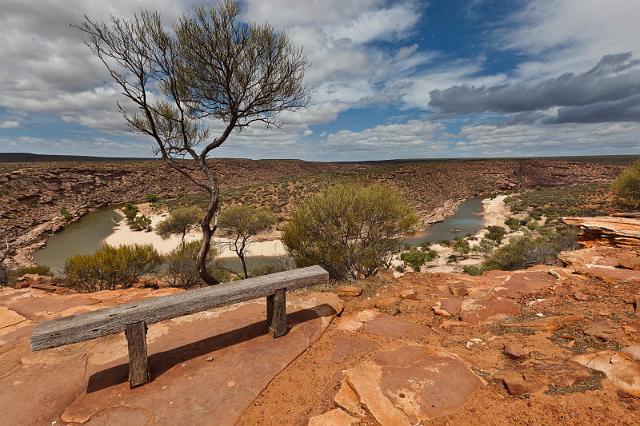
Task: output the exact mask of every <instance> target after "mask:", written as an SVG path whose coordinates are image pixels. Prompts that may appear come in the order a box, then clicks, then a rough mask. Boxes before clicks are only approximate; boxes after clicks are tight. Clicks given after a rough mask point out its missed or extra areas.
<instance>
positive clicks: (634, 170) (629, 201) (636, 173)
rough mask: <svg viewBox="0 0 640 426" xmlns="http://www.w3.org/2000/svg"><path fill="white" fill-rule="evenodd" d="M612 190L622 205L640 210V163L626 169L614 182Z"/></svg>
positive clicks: (637, 162)
mask: <svg viewBox="0 0 640 426" xmlns="http://www.w3.org/2000/svg"><path fill="white" fill-rule="evenodd" d="M612 189H613V192H614V193H615V194H616V197H617V199H618V203H619V204H620V205H622V206H624V207H628V208H632V209H640V161H636V162H635V163H633V164H632V165H631V166H629V167H627V168H626V169H624V170H623V171H622V173H620V175H619V176H618V177H617V178H616V180H615V181H613V185H612Z"/></svg>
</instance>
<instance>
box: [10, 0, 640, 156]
mask: <svg viewBox="0 0 640 426" xmlns="http://www.w3.org/2000/svg"><path fill="white" fill-rule="evenodd" d="M199 3H200V2H199ZM2 4H3V5H2V8H3V13H2V14H1V15H0V57H2V58H10V60H3V61H1V63H0V152H36V153H48V154H79V155H97V156H141V157H147V156H151V155H152V152H153V151H152V147H153V141H151V140H149V139H148V138H145V137H143V136H141V135H136V134H132V133H131V132H130V131H129V130H128V129H127V128H126V126H125V125H124V122H123V120H122V118H121V117H120V116H119V113H118V112H117V108H116V102H117V101H118V100H119V99H121V98H120V95H119V94H118V91H117V90H116V89H115V87H114V86H113V85H112V83H111V82H110V81H109V79H108V76H107V75H106V74H105V70H104V69H103V68H102V66H101V64H100V63H98V62H97V61H96V60H95V58H93V57H91V55H90V54H89V52H88V49H87V48H86V47H85V46H84V45H83V44H82V41H81V35H80V34H79V33H78V32H77V30H74V29H73V28H70V27H69V24H70V23H77V22H80V21H81V19H82V15H83V14H87V15H89V16H90V17H92V18H94V19H105V18H107V17H108V16H109V15H110V14H113V15H116V16H122V17H129V16H131V15H132V14H133V13H135V12H136V11H137V10H139V9H140V8H151V9H157V10H159V11H160V12H161V13H162V15H163V16H164V17H165V19H166V20H167V22H171V21H172V20H175V19H176V18H177V17H178V16H180V14H182V13H183V12H184V11H187V10H189V8H190V7H191V6H192V4H193V2H192V1H186V0H185V1H170V0H156V1H152V0H141V1H137V2H135V1H126V0H115V1H112V2H104V1H97V0H84V1H83V0H69V1H65V2H60V1H57V0H40V1H30V2H24V1H23V0H3V1H2ZM241 6H242V18H243V19H244V20H247V21H249V20H251V21H258V22H269V23H271V24H272V25H274V26H275V27H276V28H278V29H283V30H285V31H287V32H288V33H289V34H290V36H291V38H292V40H293V41H294V42H295V43H296V44H298V45H300V46H302V47H303V49H304V51H305V54H306V55H307V57H308V58H309V61H310V63H311V66H310V68H309V70H308V72H307V75H306V80H305V83H306V84H307V86H308V87H309V88H310V89H311V91H312V93H313V103H312V105H310V107H309V108H307V109H306V110H304V111H300V112H297V113H285V114H283V115H282V121H283V122H284V123H285V125H284V126H283V127H282V128H280V129H266V128H263V127H260V126H255V127H252V128H249V129H248V130H246V131H244V132H242V133H240V134H233V135H232V137H231V138H230V139H229V140H228V141H227V142H226V143H225V145H224V146H223V147H222V148H221V149H220V150H217V152H215V153H214V155H215V156H233V157H248V158H302V159H307V160H323V161H332V160H336V161H350V160H379V159H391V158H418V157H421V158H429V157H434V158H442V157H504V156H507V157H512V156H539V155H594V154H640V123H639V122H640V50H639V49H640V45H638V43H637V40H640V26H639V25H638V24H637V23H638V22H639V21H640V2H638V1H637V0H608V1H604V0H529V1H525V0H511V1H499V0H447V1H445V0H440V1H436V0H432V1H428V2H426V1H417V0H402V1H385V0H349V1H345V0H309V1H300V0H298V1H296V0H245V1H242V2H241ZM210 127H211V128H212V130H213V132H212V134H214V135H215V133H216V131H217V130H219V129H220V128H221V123H216V122H211V123H210Z"/></svg>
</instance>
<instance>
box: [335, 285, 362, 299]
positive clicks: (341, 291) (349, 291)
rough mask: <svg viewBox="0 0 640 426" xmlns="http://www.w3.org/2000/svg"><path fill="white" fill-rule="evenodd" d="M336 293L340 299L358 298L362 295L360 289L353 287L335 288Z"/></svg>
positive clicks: (342, 286) (341, 286)
mask: <svg viewBox="0 0 640 426" xmlns="http://www.w3.org/2000/svg"><path fill="white" fill-rule="evenodd" d="M336 293H337V294H338V296H340V297H358V296H360V295H361V294H362V288H361V287H358V286H355V285H340V286H338V287H336Z"/></svg>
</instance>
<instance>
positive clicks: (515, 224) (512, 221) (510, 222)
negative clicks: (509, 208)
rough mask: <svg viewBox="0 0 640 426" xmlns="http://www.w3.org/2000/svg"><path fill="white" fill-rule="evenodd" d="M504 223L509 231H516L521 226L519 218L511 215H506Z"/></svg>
mask: <svg viewBox="0 0 640 426" xmlns="http://www.w3.org/2000/svg"><path fill="white" fill-rule="evenodd" d="M504 224H505V225H507V226H508V227H509V229H510V230H511V231H517V230H518V229H520V228H521V227H522V224H521V223H520V220H519V219H516V218H515V217H513V216H511V217H508V218H507V220H505V221H504Z"/></svg>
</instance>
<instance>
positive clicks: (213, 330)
mask: <svg viewBox="0 0 640 426" xmlns="http://www.w3.org/2000/svg"><path fill="white" fill-rule="evenodd" d="M115 296H116V295H114V297H115ZM120 296H121V295H119V296H118V297H120ZM103 302H106V303H109V304H110V303H112V300H108V299H107V298H106V297H105V299H104V300H103ZM287 302H288V303H287V308H288V311H287V313H288V316H287V317H288V318H287V319H288V322H289V325H290V327H291V329H290V332H289V333H288V334H287V335H286V336H283V337H281V338H278V339H273V338H272V337H271V336H269V335H268V334H267V331H266V325H265V311H266V306H265V302H264V300H259V301H253V302H247V303H242V304H238V305H233V306H228V307H224V308H218V309H214V310H211V311H205V312H201V313H198V314H194V315H189V316H185V317H180V318H175V319H173V320H169V321H163V322H160V323H158V324H153V325H151V326H149V332H148V336H147V337H148V346H149V360H150V368H151V375H152V381H151V382H150V383H148V384H146V385H144V386H141V387H139V388H135V389H130V388H129V384H128V381H127V373H128V366H127V349H126V348H127V346H126V345H127V344H126V339H125V338H124V336H123V335H122V334H116V335H110V336H105V337H102V338H99V339H95V340H91V341H86V342H80V343H76V344H73V345H68V346H63V347H60V348H54V349H48V350H44V351H40V352H35V353H30V352H26V355H25V356H23V357H22V358H21V359H20V360H19V363H18V365H16V367H15V368H14V369H13V370H11V372H10V373H9V374H6V375H4V376H2V377H1V378H0V386H1V387H2V388H3V389H5V390H8V391H7V392H2V393H0V412H2V413H3V421H4V422H7V424H21V425H32V424H33V425H36V424H37V425H40V424H51V423H52V422H54V421H57V422H58V424H60V423H64V422H73V423H87V424H94V423H95V424H168V425H175V424H189V425H199V424H208V425H211V424H215V425H231V424H234V423H235V421H236V420H237V418H238V417H239V416H240V415H241V413H242V412H243V411H244V410H245V409H246V407H247V406H248V405H250V404H251V403H252V402H253V400H254V399H255V397H256V396H257V395H258V394H259V393H260V392H261V391H262V390H263V389H264V388H265V387H266V386H267V384H268V383H269V382H270V381H271V380H272V379H273V377H275V375H277V374H278V373H279V372H280V371H282V370H283V369H284V368H286V366H287V365H288V364H289V363H290V362H291V361H293V360H294V359H295V358H296V357H297V356H298V355H299V354H300V353H302V352H303V351H304V350H305V349H307V348H308V347H309V345H311V344H312V343H313V342H314V341H315V340H316V339H318V338H319V337H320V336H321V334H322V333H323V332H324V330H325V329H326V327H327V326H328V325H329V323H330V321H331V319H332V318H333V316H334V315H335V314H336V313H337V312H340V311H341V310H342V302H341V301H340V300H339V299H338V297H337V296H336V295H334V294H332V293H310V294H309V293H307V294H295V293H293V294H291V295H290V296H289V297H288V301H287ZM63 309H64V307H63ZM27 338H28V336H24V338H23V340H24V342H23V341H18V342H16V347H21V346H26V345H27V344H28V343H27V340H26V339H27ZM0 361H1V360H0Z"/></svg>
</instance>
